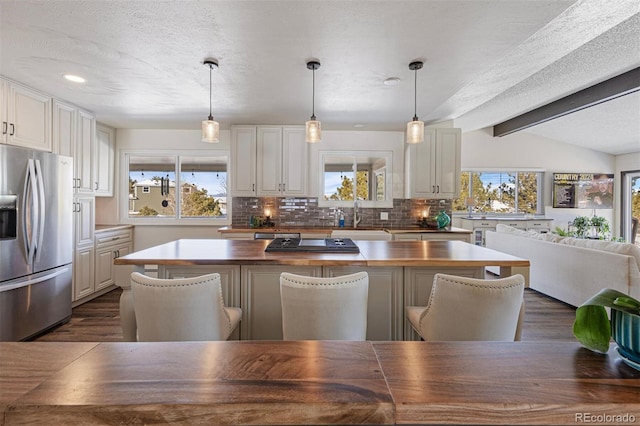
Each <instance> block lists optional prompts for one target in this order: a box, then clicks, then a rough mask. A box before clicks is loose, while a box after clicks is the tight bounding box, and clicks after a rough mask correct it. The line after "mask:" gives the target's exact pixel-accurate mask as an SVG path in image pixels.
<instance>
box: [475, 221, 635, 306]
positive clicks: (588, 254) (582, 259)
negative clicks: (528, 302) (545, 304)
mask: <svg viewBox="0 0 640 426" xmlns="http://www.w3.org/2000/svg"><path fill="white" fill-rule="evenodd" d="M486 246H487V247H488V248H491V249H494V250H497V251H501V252H503V253H508V254H511V255H514V256H518V257H522V258H525V259H529V262H530V263H531V267H530V270H529V277H528V285H529V287H530V288H532V289H534V290H537V291H539V292H540V293H543V294H546V295H548V296H551V297H553V298H555V299H558V300H561V301H563V302H565V303H568V304H570V305H573V306H580V305H581V304H582V303H583V302H585V301H586V300H587V299H588V298H589V297H591V296H593V295H594V294H596V293H597V292H598V291H600V290H601V289H603V288H613V289H616V290H618V291H621V292H623V293H625V294H628V295H630V296H632V297H635V298H636V299H638V298H640V248H638V247H636V246H635V245H633V244H625V243H615V242H610V241H600V240H585V239H578V238H570V237H560V236H558V235H555V234H539V233H537V232H535V231H522V230H520V229H516V228H513V227H511V226H507V225H502V224H499V225H498V226H497V228H496V231H495V232H491V231H489V232H487V234H486Z"/></svg>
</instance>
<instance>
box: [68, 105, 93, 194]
mask: <svg viewBox="0 0 640 426" xmlns="http://www.w3.org/2000/svg"><path fill="white" fill-rule="evenodd" d="M76 118H77V122H76V124H77V132H76V147H75V155H74V156H73V158H74V163H75V169H76V182H75V186H76V192H77V193H80V194H93V191H94V186H95V180H94V166H93V165H94V158H95V149H96V144H95V138H96V118H95V116H94V115H93V114H91V113H90V112H88V111H84V110H81V109H79V110H78V113H77V115H76Z"/></svg>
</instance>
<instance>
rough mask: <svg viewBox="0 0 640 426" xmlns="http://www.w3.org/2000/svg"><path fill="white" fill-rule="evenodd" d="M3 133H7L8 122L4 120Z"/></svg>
mask: <svg viewBox="0 0 640 426" xmlns="http://www.w3.org/2000/svg"><path fill="white" fill-rule="evenodd" d="M2 134H3V135H6V134H7V122H6V121H3V122H2Z"/></svg>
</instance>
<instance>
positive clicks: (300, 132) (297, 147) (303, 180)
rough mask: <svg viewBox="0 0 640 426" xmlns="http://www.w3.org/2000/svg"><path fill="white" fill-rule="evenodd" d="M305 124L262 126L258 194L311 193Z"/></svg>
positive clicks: (299, 194) (288, 194) (260, 130)
mask: <svg viewBox="0 0 640 426" xmlns="http://www.w3.org/2000/svg"><path fill="white" fill-rule="evenodd" d="M304 132H305V130H304V127H302V126H289V127H280V126H278V127H276V126H262V127H258V134H257V138H258V143H257V158H258V164H257V175H258V191H257V195H258V196H267V197H269V196H274V197H277V196H304V195H306V193H307V170H308V167H309V165H308V161H309V160H308V158H307V143H306V142H305V133H304Z"/></svg>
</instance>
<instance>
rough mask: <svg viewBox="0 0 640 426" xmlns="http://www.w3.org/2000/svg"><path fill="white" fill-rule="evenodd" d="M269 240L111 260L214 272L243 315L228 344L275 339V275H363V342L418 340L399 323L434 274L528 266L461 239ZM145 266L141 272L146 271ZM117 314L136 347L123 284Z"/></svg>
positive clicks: (175, 272) (171, 270) (164, 249)
mask: <svg viewBox="0 0 640 426" xmlns="http://www.w3.org/2000/svg"><path fill="white" fill-rule="evenodd" d="M268 244H269V241H268V240H222V239H220V240H211V239H182V240H176V241H172V242H169V243H166V244H161V245H159V246H155V247H150V248H148V249H145V250H141V251H138V252H134V253H131V254H128V255H126V256H122V257H119V258H117V259H115V260H114V263H115V265H129V266H131V265H133V266H135V267H136V268H137V269H138V271H140V272H147V273H150V271H149V269H150V266H151V265H155V266H157V269H153V272H154V273H157V274H158V276H159V277H164V278H178V277H188V276H194V275H202V274H205V273H212V272H218V273H220V275H221V280H222V284H223V296H224V300H225V304H226V305H227V306H236V307H240V308H241V309H242V320H241V321H240V326H239V330H236V333H235V335H233V336H232V338H234V339H238V338H239V339H242V340H281V339H282V322H281V308H280V282H279V279H280V274H281V273H282V272H291V273H294V274H300V275H309V276H338V275H345V274H349V273H353V272H357V271H366V272H367V273H368V274H369V305H368V311H369V312H368V318H367V324H368V327H367V340H381V341H388V340H417V339H418V337H417V335H416V334H415V333H414V332H413V330H412V329H411V326H410V325H409V324H408V322H407V321H406V320H405V316H404V309H405V306H411V305H426V303H427V301H428V298H429V294H430V293H431V286H432V283H433V276H434V275H435V274H436V273H438V272H442V273H447V274H452V275H459V276H467V277H476V278H483V277H484V268H485V267H486V266H498V267H500V268H501V275H509V274H510V273H511V268H513V267H519V268H528V267H529V261H528V260H526V259H521V258H518V257H515V256H511V255H508V254H504V253H500V252H498V251H495V250H491V249H487V248H484V247H478V246H474V245H472V244H469V243H465V242H461V241H356V244H357V245H358V247H359V248H360V253H308V252H293V253H272V252H269V253H267V252H265V248H266V246H267V245H268ZM145 268H146V269H145ZM117 284H118V285H120V286H121V287H122V288H123V292H122V296H121V300H120V316H121V321H122V325H123V336H124V340H125V341H135V336H136V323H135V314H134V312H133V303H132V298H131V291H130V284H129V282H120V283H117Z"/></svg>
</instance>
